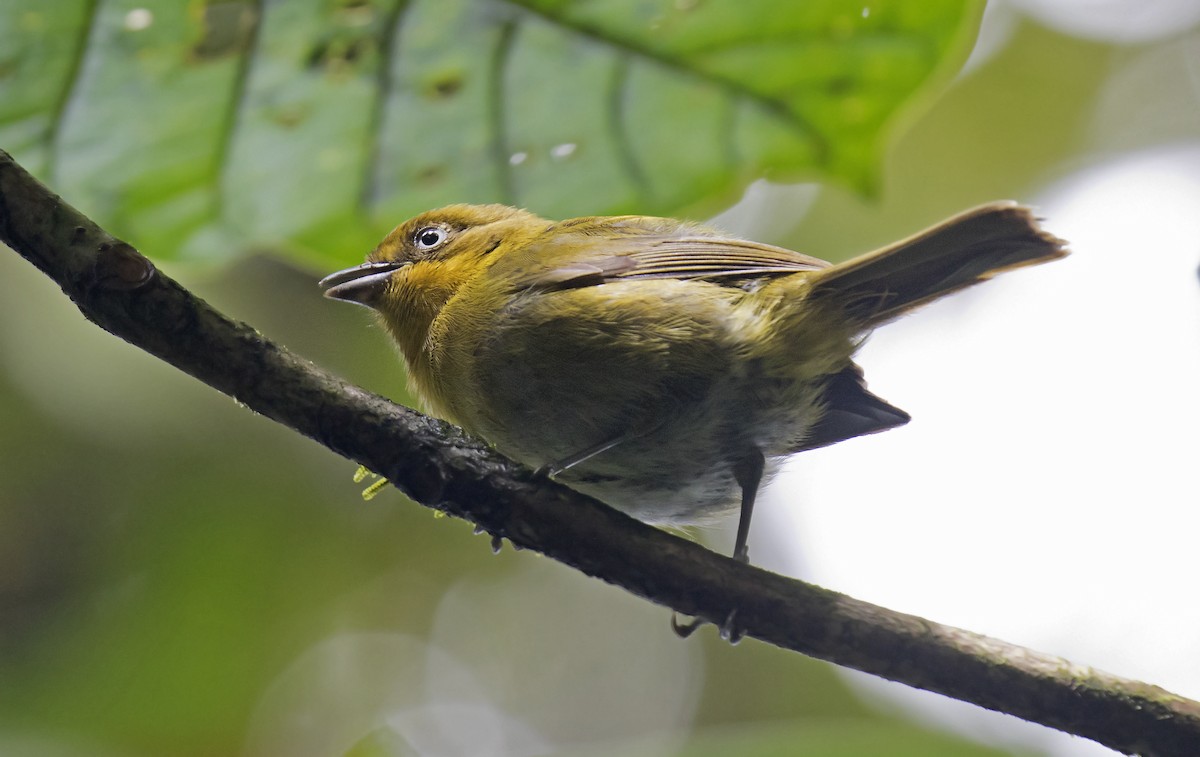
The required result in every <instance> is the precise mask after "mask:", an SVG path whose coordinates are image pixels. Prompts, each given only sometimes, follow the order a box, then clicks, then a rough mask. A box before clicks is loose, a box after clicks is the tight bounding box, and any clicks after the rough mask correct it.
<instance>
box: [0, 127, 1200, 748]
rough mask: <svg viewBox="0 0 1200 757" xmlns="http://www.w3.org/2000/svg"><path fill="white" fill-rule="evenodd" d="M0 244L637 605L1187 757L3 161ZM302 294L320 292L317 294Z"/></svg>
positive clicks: (340, 449) (446, 502)
mask: <svg viewBox="0 0 1200 757" xmlns="http://www.w3.org/2000/svg"><path fill="white" fill-rule="evenodd" d="M0 241H3V242H4V243H6V244H8V245H9V246H10V247H12V248H13V249H14V250H16V251H17V252H18V253H19V254H20V255H22V256H23V257H25V258H26V259H27V260H29V261H30V262H31V263H33V264H34V265H35V266H37V267H38V268H39V269H41V270H42V271H43V272H44V273H45V274H46V275H48V276H49V277H50V278H52V279H53V280H54V281H56V282H57V283H58V284H59V285H60V286H61V287H62V288H63V291H64V292H65V293H66V294H67V296H68V297H70V298H71V299H72V300H73V301H74V302H75V304H76V305H77V306H78V307H79V309H80V311H82V313H83V315H84V316H85V317H87V318H88V319H89V320H91V321H92V322H93V323H95V324H97V325H98V326H100V327H101V328H103V329H105V330H106V331H109V332H111V333H112V334H115V335H116V336H119V337H121V338H122V339H124V340H126V341H128V342H130V343H131V344H134V345H136V346H138V347H140V348H142V349H144V350H146V351H147V352H150V353H152V354H154V355H157V356H158V357H160V358H162V359H163V360H165V361H167V362H168V363H170V364H172V365H174V366H176V367H177V368H179V369H180V370H183V371H185V372H187V373H189V374H191V375H192V376H195V377H196V378H198V379H200V380H201V381H203V382H205V383H207V384H209V385H210V386H212V387H213V388H215V389H217V390H218V391H221V392H224V393H225V394H228V395H230V396H232V397H235V398H236V399H237V400H239V401H240V402H242V403H244V404H245V405H246V406H247V407H249V408H250V409H252V410H254V411H256V412H258V413H261V414H263V415H265V416H267V417H268V418H271V419H273V420H275V421H278V422H279V423H282V424H284V425H286V426H289V427H290V428H292V429H295V430H296V431H298V432H300V433H301V434H304V435H305V436H308V437H310V438H312V439H314V440H316V441H317V442H319V443H321V444H323V445H325V446H326V447H328V448H329V449H331V450H333V451H334V452H337V453H338V454H340V455H343V456H345V457H348V458H350V459H352V460H355V461H357V462H359V463H361V464H363V465H365V466H366V467H368V468H370V469H371V470H373V471H375V472H377V473H379V474H380V475H383V476H385V477H386V478H387V479H388V480H389V481H391V482H392V483H393V484H395V485H396V486H397V487H399V488H400V489H402V490H403V491H404V492H405V493H406V494H408V495H409V496H410V497H411V498H413V499H414V500H416V501H417V502H420V503H422V504H424V505H427V506H429V507H433V508H436V509H439V510H442V511H445V512H447V513H450V514H452V515H456V516H458V517H461V518H465V519H466V520H469V521H471V522H473V523H475V524H477V525H478V526H479V527H481V528H483V529H486V530H487V531H489V532H490V533H492V534H494V535H496V536H503V537H505V538H508V539H510V540H511V541H512V542H513V544H515V545H517V546H519V547H522V548H525V549H532V550H536V551H538V552H541V553H542V554H545V555H547V556H548V557H552V558H554V559H556V560H558V561H560V562H563V563H565V564H567V565H570V566H572V567H574V568H576V569H578V570H580V571H582V572H584V573H586V574H588V575H590V576H595V577H597V578H601V579H603V580H605V581H608V582H609V583H612V584H615V585H617V586H621V587H623V588H625V589H627V590H629V591H631V592H633V593H634V594H637V595H638V596H641V597H644V598H646V599H649V600H650V601H652V602H657V603H659V604H661V605H665V606H667V607H670V608H672V609H675V610H678V611H679V612H682V613H686V614H688V615H695V616H698V617H700V618H703V619H705V620H708V621H710V622H712V623H714V624H717V625H718V626H721V625H724V624H727V621H729V620H730V619H731V617H732V620H733V624H734V625H736V627H737V629H738V631H739V632H741V633H744V634H745V635H749V636H753V637H754V638H757V639H761V640H762V641H765V642H768V643H770V644H774V645H776V646H779V647H783V648H785V649H791V650H795V651H797V652H801V653H803V654H806V655H810V656H812V657H819V658H821V659H824V660H828V661H830V662H833V663H836V664H838V665H844V666H846V667H850V668H855V669H857V670H861V671H864V672H867V673H872V674H874V675H878V676H881V677H884V678H888V679H891V680H894V681H900V682H902V683H906V684H909V685H910V686H915V687H917V688H922V689H928V690H930V691H936V692H939V693H941V694H945V695H947V696H950V697H954V698H956V699H961V700H963V701H967V702H973V703H975V704H977V705H980V706H981V707H986V708H988V709H992V710H997V711H1000V712H1006V713H1009V714H1011V715H1015V716H1017V717H1020V718H1024V719H1026V720H1031V721H1034V722H1037V723H1041V724H1043V725H1047V726H1050V727H1052V728H1057V729H1059V730H1062V731H1066V732H1068V733H1073V734H1076V735H1079V736H1084V737H1086V738H1090V739H1094V740H1095V741H1098V742H1100V743H1101V744H1104V745H1106V746H1109V747H1112V748H1113V749H1116V750H1119V751H1122V752H1126V753H1138V754H1142V755H1162V756H1166V755H1194V754H1196V753H1197V750H1198V749H1200V746H1198V745H1200V703H1197V702H1194V701H1191V700H1188V699H1184V698H1182V697H1179V696H1176V695H1174V694H1171V693H1170V692H1167V691H1165V690H1163V689H1161V688H1158V687H1156V686H1151V685H1148V684H1144V683H1140V682H1137V681H1132V680H1128V679H1122V678H1118V677H1116V676H1112V675H1108V674H1106V673H1101V672H1098V671H1094V670H1092V669H1090V668H1086V667H1081V666H1078V665H1074V664H1072V663H1070V662H1068V661H1066V660H1063V659H1061V658H1057V657H1051V656H1047V655H1043V654H1040V653H1037V652H1033V651H1031V650H1028V649H1023V648H1021V647H1017V646H1014V645H1012V644H1007V643H1005V642H1002V641H998V640H995V639H991V638H988V637H985V636H981V635H979V634H975V633H971V632H969V631H963V630H960V629H956V628H951V627H948V626H943V625H940V624H937V623H933V622H931V621H928V620H924V619H922V618H918V617H915V616H912V615H905V614H903V613H897V612H893V611H890V610H887V609H884V608H881V607H876V606H874V605H871V604H868V603H866V602H861V601H859V600H856V599H853V598H851V597H847V596H845V595H842V594H838V593H836V592H832V591H828V590H826V589H822V588H820V587H817V586H812V585H810V584H806V583H803V582H800V581H796V580H792V579H788V578H784V577H783V576H779V575H775V574H773V573H769V572H767V571H764V570H761V569H759V568H755V567H753V566H750V565H744V564H741V563H738V562H735V561H734V560H731V559H729V558H726V557H722V556H719V555H716V554H714V553H712V552H709V551H708V550H706V549H704V548H703V547H700V546H699V545H697V544H694V543H692V542H689V541H686V540H683V539H680V538H678V537H675V536H672V535H670V534H668V533H665V532H663V531H659V530H657V529H655V528H651V527H650V526H647V525H644V524H642V523H639V522H638V521H635V520H633V519H632V518H629V517H627V516H625V515H622V514H621V513H618V512H616V511H615V510H612V509H610V508H608V507H605V506H604V505H602V504H600V503H598V502H596V501H595V500H592V499H589V498H587V497H584V496H583V495H580V494H577V493H575V492H573V491H571V490H569V489H566V488H565V487H562V486H559V485H557V484H554V483H552V482H548V481H543V480H538V479H537V478H535V477H534V476H533V474H532V473H530V472H529V471H528V470H526V469H524V468H521V467H520V466H518V465H516V464H515V463H513V462H511V461H509V460H506V459H504V458H502V457H501V456H499V455H498V454H496V453H495V452H493V451H491V450H490V449H488V447H487V446H486V445H484V444H482V443H480V442H477V441H475V440H473V439H471V438H469V437H467V436H466V435H465V434H463V433H462V432H461V431H459V430H458V429H456V428H454V427H453V426H450V425H449V424H446V423H443V422H440V421H437V420H434V419H432V418H428V417H426V416H424V415H421V414H420V413H417V412H415V411H412V410H409V409H408V408H404V407H401V406H399V405H395V404H393V403H391V402H389V401H388V400H386V399H384V398H382V397H379V396H377V395H374V394H371V393H369V392H366V391H364V390H362V389H359V388H358V387H355V386H353V385H351V384H348V383H346V382H345V381H342V380H341V379H339V378H337V377H335V376H332V375H330V374H328V373H326V372H324V371H322V370H321V369H319V368H317V367H316V366H314V365H313V364H312V363H310V362H308V361H306V360H304V359H302V358H300V357H297V356H296V355H293V354H292V353H291V352H289V351H287V350H286V349H284V348H283V347H280V346H278V345H276V344H273V343H271V342H270V341H268V340H266V339H264V338H263V337H262V336H260V335H259V334H258V333H257V332H256V331H255V330H254V329H253V328H251V327H250V326H248V325H246V324H244V323H239V322H236V321H233V320H230V319H229V318H226V317H225V316H224V315H222V314H221V313H219V312H217V311H216V310H214V309H212V308H211V307H209V306H208V305H207V304H206V303H205V302H203V301H202V300H200V299H198V298H196V297H194V296H193V295H192V294H190V293H189V292H188V291H187V290H185V289H184V288H183V287H181V286H180V285H179V284H177V283H176V282H174V281H172V280H171V279H169V278H167V277H166V276H164V275H163V274H162V273H160V272H159V271H157V270H156V269H155V268H154V266H153V264H151V262H150V261H149V260H147V259H146V258H145V257H143V256H142V255H141V254H139V253H138V252H137V251H136V250H134V249H133V248H132V247H131V246H129V245H128V244H126V243H124V242H122V241H120V240H117V239H115V238H113V237H111V236H110V235H109V234H107V233H106V232H105V231H104V230H103V229H101V228H99V227H98V226H97V225H96V224H94V223H93V222H92V221H90V220H88V219H87V218H85V217H84V216H83V215H81V214H80V213H79V212H78V211H76V210H75V209H73V208H72V207H70V206H69V205H67V204H66V203H65V202H63V201H62V200H61V199H60V198H59V197H58V196H56V195H54V194H53V193H52V192H50V191H49V190H48V189H46V188H45V187H44V186H42V185H41V184H40V183H38V182H37V181H36V180H35V179H33V178H32V177H31V176H30V175H29V174H28V173H26V172H25V171H24V170H23V169H22V168H21V167H20V166H19V165H17V164H16V162H15V161H14V160H13V159H12V158H11V157H10V156H9V155H8V154H7V153H5V152H3V151H0ZM314 296H316V295H315V294H314Z"/></svg>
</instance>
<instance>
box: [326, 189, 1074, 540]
mask: <svg viewBox="0 0 1200 757" xmlns="http://www.w3.org/2000/svg"><path fill="white" fill-rule="evenodd" d="M1066 254H1067V250H1066V243H1065V242H1064V241H1063V240H1061V239H1058V238H1057V237H1055V236H1053V235H1051V234H1050V233H1048V232H1046V231H1044V230H1042V228H1041V227H1040V225H1039V222H1038V219H1037V218H1036V217H1035V216H1034V213H1033V211H1032V210H1031V209H1030V208H1028V207H1025V206H1022V205H1019V204H1017V203H1015V202H1011V201H1003V202H993V203H989V204H986V205H982V206H979V207H976V208H973V209H971V210H967V211H966V212H963V213H960V214H958V215H955V216H953V217H951V218H949V219H947V220H945V221H943V222H941V223H939V224H937V225H935V226H933V227H931V228H929V229H927V230H925V231H921V232H919V233H917V234H915V235H913V236H911V237H908V238H906V239H903V240H901V241H899V242H896V243H894V244H890V245H887V246H885V247H883V248H881V249H878V250H875V251H873V252H869V253H866V254H864V255H861V256H858V257H854V258H852V259H849V260H847V261H845V262H842V263H837V264H831V263H828V262H826V261H824V260H821V259H819V258H816V257H812V256H810V255H806V254H803V253H800V252H795V251H792V250H789V249H786V248H782V247H776V246H773V245H768V244H762V243H758V242H754V241H750V240H745V239H739V238H736V237H733V236H730V235H727V234H724V233H722V232H721V231H719V230H716V229H712V228H708V227H706V226H703V225H700V224H697V223H692V222H688V221H680V220H675V219H670V218H659V217H651V216H634V215H625V216H591V217H582V218H572V219H568V220H563V221H557V222H556V221H550V220H546V219H543V218H541V217H539V216H537V215H535V214H533V213H531V212H529V211H527V210H524V209H520V208H514V207H509V206H506V205H496V204H491V205H465V204H460V205H449V206H447V207H443V208H439V209H436V210H430V211H428V212H425V213H421V214H420V215H417V216H415V217H413V218H411V219H409V220H407V221H405V222H403V223H401V224H400V225H399V226H397V227H395V228H394V229H393V230H392V231H391V232H390V233H389V234H387V236H386V237H385V238H384V239H383V241H382V242H380V243H379V245H378V246H377V247H376V248H375V249H374V250H372V251H371V252H370V254H369V255H368V256H367V260H366V262H365V263H363V264H361V265H358V266H354V267H352V268H347V269H345V270H341V271H338V272H336V273H333V274H331V275H329V276H327V277H325V278H324V279H322V280H321V282H320V285H321V287H323V289H324V294H325V296H326V297H329V298H332V299H336V300H343V301H347V302H351V303H354V304H358V305H362V306H365V307H367V308H370V309H372V310H374V311H376V313H377V314H378V317H379V320H380V321H381V322H382V325H383V327H384V328H385V329H386V331H387V332H388V333H389V334H390V335H391V337H392V338H393V339H394V341H395V343H396V344H397V346H398V348H399V352H400V355H401V356H402V358H403V361H404V363H405V366H406V368H407V374H408V379H409V382H410V385H411V388H412V390H413V391H414V393H415V395H416V396H417V397H418V398H419V399H420V401H421V403H422V405H423V407H424V408H425V409H426V410H428V411H429V412H431V413H433V414H434V415H437V416H439V417H441V418H443V419H445V420H447V421H450V422H452V423H455V424H457V425H459V426H461V427H462V428H463V429H465V430H466V431H468V432H469V433H471V434H473V435H476V436H478V437H482V438H483V439H484V440H485V441H487V442H488V443H489V444H491V445H492V446H493V447H494V448H495V449H497V450H498V451H499V452H501V453H503V454H504V455H506V456H508V457H510V458H511V459H514V460H516V461H518V462H520V463H522V464H524V465H527V466H529V467H530V468H533V469H535V470H536V471H538V472H539V473H541V474H543V475H545V476H547V477H549V478H553V479H555V480H557V481H559V482H560V483H563V484H565V485H566V486H569V487H571V488H573V489H576V490H578V491H580V492H582V493H584V494H587V495H590V496H592V497H594V498H596V499H599V500H600V501H602V502H604V503H606V504H607V505H609V506H611V507H614V508H616V509H618V510H621V511H623V512H625V513H627V514H629V515H631V516H633V517H635V518H638V519H640V520H642V521H645V522H647V523H651V524H655V525H667V526H678V525H693V524H698V523H707V522H711V521H713V520H715V519H719V518H720V517H722V516H725V515H726V514H731V513H733V512H738V513H739V520H738V527H737V534H736V537H735V542H734V549H733V557H734V558H735V559H737V560H739V561H742V562H748V561H749V547H748V539H749V532H750V522H751V516H752V514H753V510H754V503H755V499H756V496H757V494H758V492H759V489H760V487H761V486H762V485H764V483H766V482H768V481H769V480H770V479H771V477H772V476H773V475H774V474H775V473H776V472H777V471H778V469H779V467H780V464H781V463H782V462H783V461H784V460H786V459H787V458H788V457H790V456H792V455H794V454H797V453H800V452H804V451H807V450H812V449H816V448H819V447H824V446H827V445H830V444H834V443H837V442H841V441H845V440H847V439H851V438H854V437H857V436H862V435H865V434H873V433H877V432H880V431H885V430H887V429H892V428H895V427H897V426H902V425H904V424H905V423H907V422H908V421H909V419H910V416H909V415H908V413H906V412H904V411H903V410H901V409H899V408H897V407H896V406H894V405H892V404H890V403H889V402H887V401H885V400H883V399H882V398H880V397H879V396H877V395H875V394H874V393H872V392H871V391H869V390H868V388H867V384H866V381H865V379H864V374H863V371H862V369H861V368H860V367H859V365H858V364H857V363H856V362H855V361H854V357H855V353H856V351H857V349H858V347H859V346H860V344H861V343H862V341H863V340H864V339H865V338H866V336H867V335H868V334H869V333H870V332H871V331H872V330H873V329H875V328H876V327H878V326H880V325H882V324H885V323H887V322H889V321H892V320H894V319H896V318H898V317H900V316H902V315H904V314H906V313H908V312H910V311H912V310H914V309H916V308H918V307H920V306H921V305H924V304H926V303H928V302H930V301H932V300H935V299H938V298H940V297H943V296H946V295H948V294H951V293H953V292H957V291H959V290H961V289H964V288H966V287H969V286H972V285H974V284H977V283H979V282H982V281H986V280H987V279H990V278H991V277H993V276H995V275H996V274H998V273H1001V272H1005V271H1009V270H1013V269H1017V268H1021V267H1025V266H1030V265H1034V264H1039V263H1044V262H1048V261H1052V260H1056V259H1058V258H1061V257H1063V256H1064V255H1066ZM914 369H915V370H920V366H919V365H917V366H915V368H914ZM930 380H931V381H938V380H947V381H950V380H952V379H951V378H946V377H937V376H934V377H931V378H930Z"/></svg>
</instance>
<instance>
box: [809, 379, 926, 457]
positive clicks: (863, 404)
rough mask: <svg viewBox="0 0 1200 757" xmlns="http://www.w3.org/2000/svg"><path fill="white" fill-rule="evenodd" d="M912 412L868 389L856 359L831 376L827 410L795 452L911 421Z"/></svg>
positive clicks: (828, 387) (826, 402)
mask: <svg viewBox="0 0 1200 757" xmlns="http://www.w3.org/2000/svg"><path fill="white" fill-rule="evenodd" d="M908 421H909V415H908V413H906V412H904V411H903V410H901V409H900V408H898V407H895V406H893V405H889V404H888V403H887V402H885V401H883V400H882V399H880V398H879V397H876V396H875V395H874V394H871V393H870V392H869V391H867V384H866V382H865V381H863V373H862V369H861V368H859V367H858V366H857V365H855V364H854V363H851V364H850V365H849V367H847V368H845V369H843V370H842V371H841V372H840V373H836V374H834V375H833V376H830V377H829V383H828V384H827V385H826V387H825V413H824V414H823V415H822V416H821V419H820V420H819V421H817V423H816V424H815V425H814V426H813V427H812V428H811V429H809V432H808V437H807V438H806V439H805V440H804V443H803V444H801V445H800V446H799V447H797V448H796V449H794V450H792V452H803V451H804V450H806V449H816V448H817V447H825V446H828V445H830V444H834V443H836V442H840V441H843V440H845V439H852V438H854V437H856V436H862V435H863V434H874V433H877V432H879V431H886V430H888V429H889V428H895V427H896V426H903V425H904V424H905V423H908Z"/></svg>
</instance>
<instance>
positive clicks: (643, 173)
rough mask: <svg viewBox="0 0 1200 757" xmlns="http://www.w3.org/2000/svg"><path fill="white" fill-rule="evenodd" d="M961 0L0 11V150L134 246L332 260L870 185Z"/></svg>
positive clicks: (226, 1) (16, 4)
mask: <svg viewBox="0 0 1200 757" xmlns="http://www.w3.org/2000/svg"><path fill="white" fill-rule="evenodd" d="M978 15H979V4H977V3H964V2H961V0H869V1H867V2H849V1H848V0H821V1H810V2H804V3H796V2H794V1H793V0H612V1H611V2H605V3H596V2H586V1H585V0H509V1H508V2H500V1H499V0H492V1H485V0H409V1H408V2H405V1H404V0H374V1H373V2H369V1H367V0H289V2H286V3H282V2H279V3H261V2H253V1H252V0H208V2H199V1H194V2H188V3H182V2H179V1H178V0H142V1H140V2H133V1H132V0H53V2H51V1H50V0H7V2H0V49H3V50H4V51H5V52H4V53H0V147H3V148H5V149H9V150H10V151H13V152H14V153H15V154H16V156H17V159H18V160H22V161H25V162H27V163H29V164H31V166H32V167H33V168H34V169H35V170H38V171H39V172H40V174H41V175H42V176H43V178H45V179H46V180H47V181H49V182H50V183H51V184H53V186H54V187H55V188H56V189H57V190H58V191H60V192H61V193H63V194H64V195H66V196H68V197H69V198H70V199H71V201H72V202H73V203H75V204H77V205H80V206H81V207H82V209H83V210H84V211H85V212H88V213H90V214H92V215H94V216H95V217H96V218H97V219H98V220H99V221H100V222H101V223H103V224H105V225H106V226H108V227H110V228H112V229H113V230H114V231H115V232H117V233H118V234H121V235H122V236H125V237H127V238H129V239H130V241H132V242H134V243H135V244H137V245H138V246H140V247H142V248H144V249H146V250H148V251H150V252H151V253H152V254H154V255H155V256H160V257H161V256H176V257H184V258H190V259H201V260H217V259H222V258H225V257H228V256H231V255H237V254H240V253H243V252H245V251H247V250H250V249H252V248H254V247H261V246H273V247H279V246H282V247H286V248H290V249H293V250H297V251H301V252H303V253H304V254H307V255H309V256H315V257H317V258H319V259H321V260H323V261H324V262H328V260H329V259H330V258H337V259H341V260H349V259H352V258H356V257H358V256H359V255H361V254H362V252H363V251H364V250H365V249H367V248H369V247H370V246H371V245H372V244H373V243H374V242H375V241H376V240H377V239H378V238H379V236H381V235H382V233H384V232H385V231H386V230H387V229H388V228H390V227H391V226H392V225H394V224H395V223H396V222H398V221H400V220H402V219H403V218H405V217H407V216H410V215H412V214H414V213H416V212H419V211H421V210H425V209H428V208H430V207H436V206H438V205H442V204H446V203H450V202H507V203H511V204H517V205H523V206H525V207H529V208H530V209H532V210H534V211H536V212H539V213H542V214H545V215H547V216H550V217H565V216H571V215H581V214H594V213H618V212H635V213H656V214H664V215H669V214H686V213H693V214H695V213H701V212H707V211H710V210H712V209H714V208H715V206H716V204H717V203H719V202H723V201H728V200H730V199H732V198H733V197H734V196H736V193H737V192H739V191H740V190H741V189H742V188H743V187H744V186H745V185H746V184H747V183H749V182H750V181H752V180H754V179H756V178H759V177H770V178H775V179H787V178H797V177H805V176H807V177H811V176H820V177H824V178H828V179H832V180H836V181H840V182H842V183H846V184H849V185H850V186H853V187H855V188H857V189H859V190H860V191H869V190H870V188H871V187H872V186H873V184H874V183H875V181H876V171H877V170H878V164H879V159H878V158H879V154H880V151H881V148H882V146H883V145H884V143H885V142H886V139H887V134H888V131H889V125H890V124H891V123H892V122H893V121H895V120H896V116H897V114H898V113H899V112H901V111H902V110H903V108H904V107H906V104H909V103H912V102H913V101H914V95H915V94H916V93H918V92H919V91H920V90H921V88H922V87H930V86H932V85H931V82H936V81H937V80H939V79H944V78H946V76H947V75H948V74H949V73H951V72H952V71H953V70H955V69H956V68H957V66H958V64H959V63H960V62H961V60H962V58H963V57H964V55H965V51H966V49H967V46H968V43H969V41H970V39H971V38H972V37H973V34H974V30H975V27H976V24H977V21H978Z"/></svg>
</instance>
